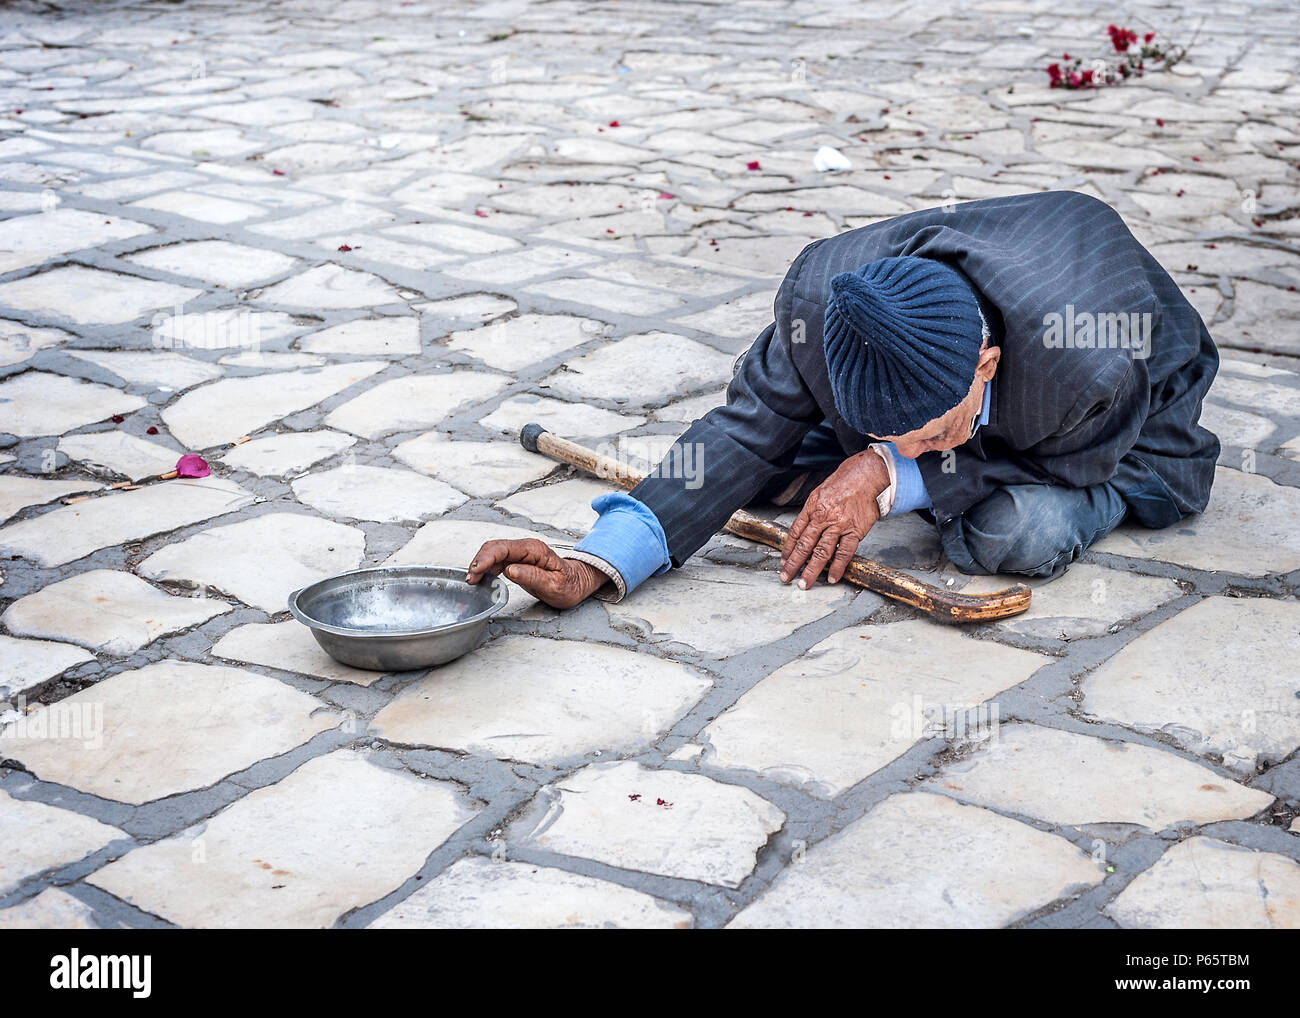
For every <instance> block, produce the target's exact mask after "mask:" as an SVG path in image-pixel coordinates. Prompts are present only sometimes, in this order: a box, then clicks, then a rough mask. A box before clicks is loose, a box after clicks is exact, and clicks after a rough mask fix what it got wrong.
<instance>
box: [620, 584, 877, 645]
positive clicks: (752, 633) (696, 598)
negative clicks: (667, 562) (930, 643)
mask: <svg viewBox="0 0 1300 1018" xmlns="http://www.w3.org/2000/svg"><path fill="white" fill-rule="evenodd" d="M856 593H857V589H856V588H854V587H846V586H836V585H834V584H825V583H821V584H818V585H817V586H815V587H814V588H813V589H811V590H807V591H801V590H798V588H796V587H793V586H787V585H785V584H783V583H781V582H780V581H779V580H778V578H777V576H776V573H775V571H773V570H765V571H762V572H758V571H754V570H749V569H739V568H737V567H735V566H719V565H712V564H708V563H698V562H687V563H686V565H684V566H683V567H682V568H681V569H672V570H669V572H667V573H665V574H663V575H662V576H659V577H655V578H654V579H652V580H650V581H647V582H646V583H644V584H642V585H641V586H640V587H638V588H637V589H636V590H634V591H632V593H630V594H628V595H627V597H626V598H624V599H623V600H622V601H620V602H619V603H618V604H610V605H607V610H608V611H609V614H610V618H611V619H613V620H615V621H616V622H617V623H618V624H620V626H622V627H623V628H631V629H634V630H636V631H637V632H638V633H639V634H640V636H641V637H642V638H643V639H646V640H648V641H650V642H652V643H666V642H670V643H684V644H687V645H688V646H690V647H693V648H694V649H695V650H697V651H699V652H700V653H701V654H704V655H705V656H707V657H728V656H730V655H732V654H737V653H740V652H741V651H745V650H749V649H751V648H753V647H758V646H762V645H764V644H768V643H773V642H775V641H776V640H780V639H784V638H785V637H787V636H789V635H790V634H791V633H793V632H794V631H795V630H796V629H799V628H800V627H801V626H805V625H807V624H808V623H810V622H815V621H816V620H817V619H820V618H825V617H826V616H827V615H829V614H830V613H831V612H833V611H834V610H835V609H836V608H839V607H841V606H842V605H844V604H847V603H848V601H849V600H851V599H852V597H853V596H854V595H855V594H856ZM796 595H797V596H796Z"/></svg>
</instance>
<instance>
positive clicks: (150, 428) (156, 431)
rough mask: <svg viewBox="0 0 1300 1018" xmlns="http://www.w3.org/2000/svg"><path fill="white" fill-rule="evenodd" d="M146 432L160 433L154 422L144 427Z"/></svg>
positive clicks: (149, 433)
mask: <svg viewBox="0 0 1300 1018" xmlns="http://www.w3.org/2000/svg"><path fill="white" fill-rule="evenodd" d="M144 433H145V434H146V435H156V434H158V429H157V428H155V427H154V426H153V425H152V424H150V425H149V427H147V428H145V429H144Z"/></svg>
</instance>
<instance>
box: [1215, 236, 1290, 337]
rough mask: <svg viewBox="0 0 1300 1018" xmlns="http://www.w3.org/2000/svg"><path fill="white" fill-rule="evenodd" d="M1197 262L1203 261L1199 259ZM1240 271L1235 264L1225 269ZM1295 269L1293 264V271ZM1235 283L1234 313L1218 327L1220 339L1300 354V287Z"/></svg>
mask: <svg viewBox="0 0 1300 1018" xmlns="http://www.w3.org/2000/svg"><path fill="white" fill-rule="evenodd" d="M1198 257H1199V256H1198ZM1196 264H1197V265H1199V264H1200V263H1199V261H1197V262H1196ZM1238 271H1240V270H1239V269H1237V268H1236V267H1235V266H1231V265H1230V266H1228V267H1226V268H1225V272H1238ZM1294 272H1295V268H1294V266H1292V274H1293V275H1294ZM1233 287H1234V291H1235V295H1236V299H1235V300H1234V301H1233V312H1232V317H1231V318H1230V319H1228V320H1227V321H1226V322H1220V323H1218V324H1217V325H1215V327H1214V332H1215V336H1216V338H1217V339H1218V341H1219V342H1220V343H1223V344H1229V343H1231V344H1240V345H1242V346H1246V347H1256V346H1257V347H1262V348H1263V349H1265V350H1271V351H1274V352H1276V353H1281V354H1286V355H1288V356H1290V357H1295V356H1298V355H1300V339H1297V338H1296V324H1297V322H1300V291H1290V290H1286V289H1284V288H1283V287H1280V286H1267V285H1265V284H1263V283H1256V282H1253V281H1251V280H1248V279H1245V280H1236V281H1235V282H1234V284H1233Z"/></svg>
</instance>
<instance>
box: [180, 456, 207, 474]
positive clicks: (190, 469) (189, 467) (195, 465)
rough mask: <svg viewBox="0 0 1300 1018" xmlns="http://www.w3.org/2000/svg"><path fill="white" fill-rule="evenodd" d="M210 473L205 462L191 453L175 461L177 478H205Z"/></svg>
mask: <svg viewBox="0 0 1300 1018" xmlns="http://www.w3.org/2000/svg"><path fill="white" fill-rule="evenodd" d="M211 472H212V471H211V470H210V469H209V468H208V462H207V460H205V459H204V458H203V457H202V456H199V455H196V454H195V453H192V452H191V453H186V454H185V455H184V456H182V457H181V458H180V459H178V460H177V461H176V476H178V477H207V476H208V474H210V473H211Z"/></svg>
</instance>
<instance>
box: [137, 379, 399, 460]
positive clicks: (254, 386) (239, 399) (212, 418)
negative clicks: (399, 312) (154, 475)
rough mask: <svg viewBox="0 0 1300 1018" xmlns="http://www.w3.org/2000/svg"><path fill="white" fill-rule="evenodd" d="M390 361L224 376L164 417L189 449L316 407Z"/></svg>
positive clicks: (177, 403) (230, 438)
mask: <svg viewBox="0 0 1300 1018" xmlns="http://www.w3.org/2000/svg"><path fill="white" fill-rule="evenodd" d="M387 366H388V365H387V364H386V363H385V362H383V361H356V362H354V363H352V364H335V365H332V366H330V367H326V368H304V369H302V370H300V371H284V372H277V373H275V374H270V375H255V376H253V377H250V378H223V379H221V380H220V381H217V382H212V383H211V384H209V385H205V386H203V387H201V388H199V389H195V390H194V391H193V392H188V393H186V394H185V395H184V396H182V397H181V398H180V399H178V400H176V401H175V402H174V403H172V404H171V405H170V406H169V407H167V409H166V410H164V411H163V412H162V419H163V422H164V423H165V424H166V425H167V427H168V428H170V429H171V433H172V434H173V435H175V436H176V439H177V441H179V442H181V443H183V444H184V445H186V446H188V447H189V448H191V449H207V448H210V447H211V446H214V445H221V444H224V443H227V442H233V441H234V440H235V439H236V438H239V437H241V436H243V435H247V434H250V433H252V432H254V431H257V430H258V429H259V428H261V427H264V426H265V425H267V424H270V423H271V422H273V421H277V420H279V419H280V418H281V417H285V416H288V415H289V414H292V413H296V412H297V411H299V410H305V409H306V408H307V407H310V406H314V405H315V404H317V403H319V402H320V401H321V400H323V399H328V398H329V397H330V396H333V395H335V394H336V393H339V392H342V391H343V390H344V389H346V388H348V387H349V386H351V385H355V384H356V383H357V382H359V381H361V380H362V379H363V378H369V377H370V376H371V375H373V374H374V373H375V372H377V371H382V370H383V369H384V368H386V367H387ZM371 391H374V390H371Z"/></svg>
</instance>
